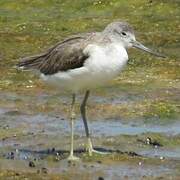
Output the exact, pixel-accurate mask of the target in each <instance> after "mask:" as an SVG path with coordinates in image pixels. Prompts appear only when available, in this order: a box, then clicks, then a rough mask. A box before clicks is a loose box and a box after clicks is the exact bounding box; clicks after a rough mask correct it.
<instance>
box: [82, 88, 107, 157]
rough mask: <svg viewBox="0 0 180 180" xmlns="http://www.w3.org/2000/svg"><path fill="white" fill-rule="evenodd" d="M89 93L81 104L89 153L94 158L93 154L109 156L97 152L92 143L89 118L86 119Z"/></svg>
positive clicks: (87, 92)
mask: <svg viewBox="0 0 180 180" xmlns="http://www.w3.org/2000/svg"><path fill="white" fill-rule="evenodd" d="M89 93H90V91H89V90H88V91H86V93H85V96H84V99H83V101H82V104H81V116H82V119H83V123H84V128H85V133H86V137H87V151H88V154H89V156H92V154H93V153H98V154H109V153H107V152H101V151H97V150H95V149H93V145H92V141H91V137H90V133H89V128H88V124H87V118H86V103H87V99H88V97H89Z"/></svg>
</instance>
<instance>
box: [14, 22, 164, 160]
mask: <svg viewBox="0 0 180 180" xmlns="http://www.w3.org/2000/svg"><path fill="white" fill-rule="evenodd" d="M129 48H137V49H140V50H143V51H145V52H148V53H150V54H153V55H155V56H158V57H161V58H164V57H165V56H164V55H162V54H161V53H159V52H157V51H153V50H151V49H150V48H147V47H146V46H144V45H143V44H141V43H140V42H138V41H137V40H136V38H135V33H134V29H133V27H132V26H131V25H130V24H129V23H128V22H125V21H114V22H111V23H110V24H108V25H107V26H106V27H105V28H104V29H103V30H102V31H101V32H87V33H82V34H76V35H72V36H70V37H67V38H66V39H64V40H63V41H60V42H58V43H57V44H55V45H54V46H52V47H51V48H49V49H48V50H46V51H44V52H43V53H41V54H37V55H34V56H30V57H24V58H21V60H20V61H19V63H18V64H17V67H18V68H20V69H22V70H32V71H35V72H38V74H39V76H40V78H41V79H42V80H43V81H44V82H45V83H47V84H49V85H53V86H56V88H59V89H61V90H65V91H68V92H70V93H71V94H72V103H71V107H70V131H71V133H70V153H69V156H68V158H67V159H68V160H78V159H79V157H77V156H75V155H74V121H75V110H74V107H75V101H76V95H77V93H80V92H84V93H85V95H84V98H83V101H82V103H81V105H80V112H81V116H82V120H83V124H84V128H85V133H86V138H87V149H86V150H87V152H88V154H89V156H92V154H93V153H100V154H103V153H104V152H101V151H97V150H95V148H94V146H93V143H92V138H91V134H90V131H89V127H88V123H87V116H86V109H87V108H86V104H87V100H88V97H89V95H90V91H91V90H93V89H94V88H96V87H99V86H104V85H106V84H107V83H108V82H109V81H110V80H112V79H114V78H115V77H117V76H119V74H120V72H121V71H122V70H123V69H124V67H125V66H126V64H127V62H128V53H127V50H128V49H129Z"/></svg>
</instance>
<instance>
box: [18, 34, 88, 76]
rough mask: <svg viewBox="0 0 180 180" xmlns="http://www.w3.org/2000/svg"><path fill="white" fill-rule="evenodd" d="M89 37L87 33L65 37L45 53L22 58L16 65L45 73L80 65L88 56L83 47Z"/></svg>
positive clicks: (48, 73) (49, 73)
mask: <svg viewBox="0 0 180 180" xmlns="http://www.w3.org/2000/svg"><path fill="white" fill-rule="evenodd" d="M90 37H91V34H90V33H88V34H85V35H81V36H75V37H72V38H69V39H66V40H65V41H62V42H60V43H58V44H56V45H55V46H54V47H52V48H50V49H49V50H48V51H47V52H45V53H42V54H39V55H36V56H31V57H27V58H23V59H22V61H21V62H20V63H19V64H17V66H18V67H22V68H23V69H36V70H39V71H40V72H41V73H43V74H46V75H51V74H54V73H57V72H58V71H67V70H69V69H75V68H79V67H82V66H83V64H84V62H85V60H86V59H87V58H88V55H85V54H84V53H83V49H84V48H85V46H86V45H87V43H88V40H89V39H90Z"/></svg>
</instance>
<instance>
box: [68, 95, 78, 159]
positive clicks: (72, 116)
mask: <svg viewBox="0 0 180 180" xmlns="http://www.w3.org/2000/svg"><path fill="white" fill-rule="evenodd" d="M75 98H76V95H75V94H73V98H72V104H71V116H70V120H71V122H70V126H71V147H70V155H69V157H68V160H78V159H79V158H78V157H76V156H74V155H73V153H74V152H73V141H74V120H75V112H74V105H75Z"/></svg>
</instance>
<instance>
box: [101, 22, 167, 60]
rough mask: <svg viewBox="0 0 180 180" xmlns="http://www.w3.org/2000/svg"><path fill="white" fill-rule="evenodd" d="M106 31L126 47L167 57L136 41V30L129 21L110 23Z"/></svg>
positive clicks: (110, 36)
mask: <svg viewBox="0 0 180 180" xmlns="http://www.w3.org/2000/svg"><path fill="white" fill-rule="evenodd" d="M104 33H105V34H106V35H107V36H108V37H109V38H110V39H111V41H113V42H117V43H121V44H122V46H123V47H124V48H126V49H127V48H131V47H134V48H137V49H141V50H143V51H145V52H148V53H150V54H153V55H155V56H158V57H163V58H164V57H165V56H164V55H162V54H160V53H158V52H155V51H153V50H151V49H149V48H147V47H146V46H144V45H143V44H141V43H140V42H138V41H136V38H135V34H134V30H133V28H132V27H131V26H130V25H129V24H128V23H127V22H113V23H110V24H109V25H107V27H106V28H105V29H104Z"/></svg>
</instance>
